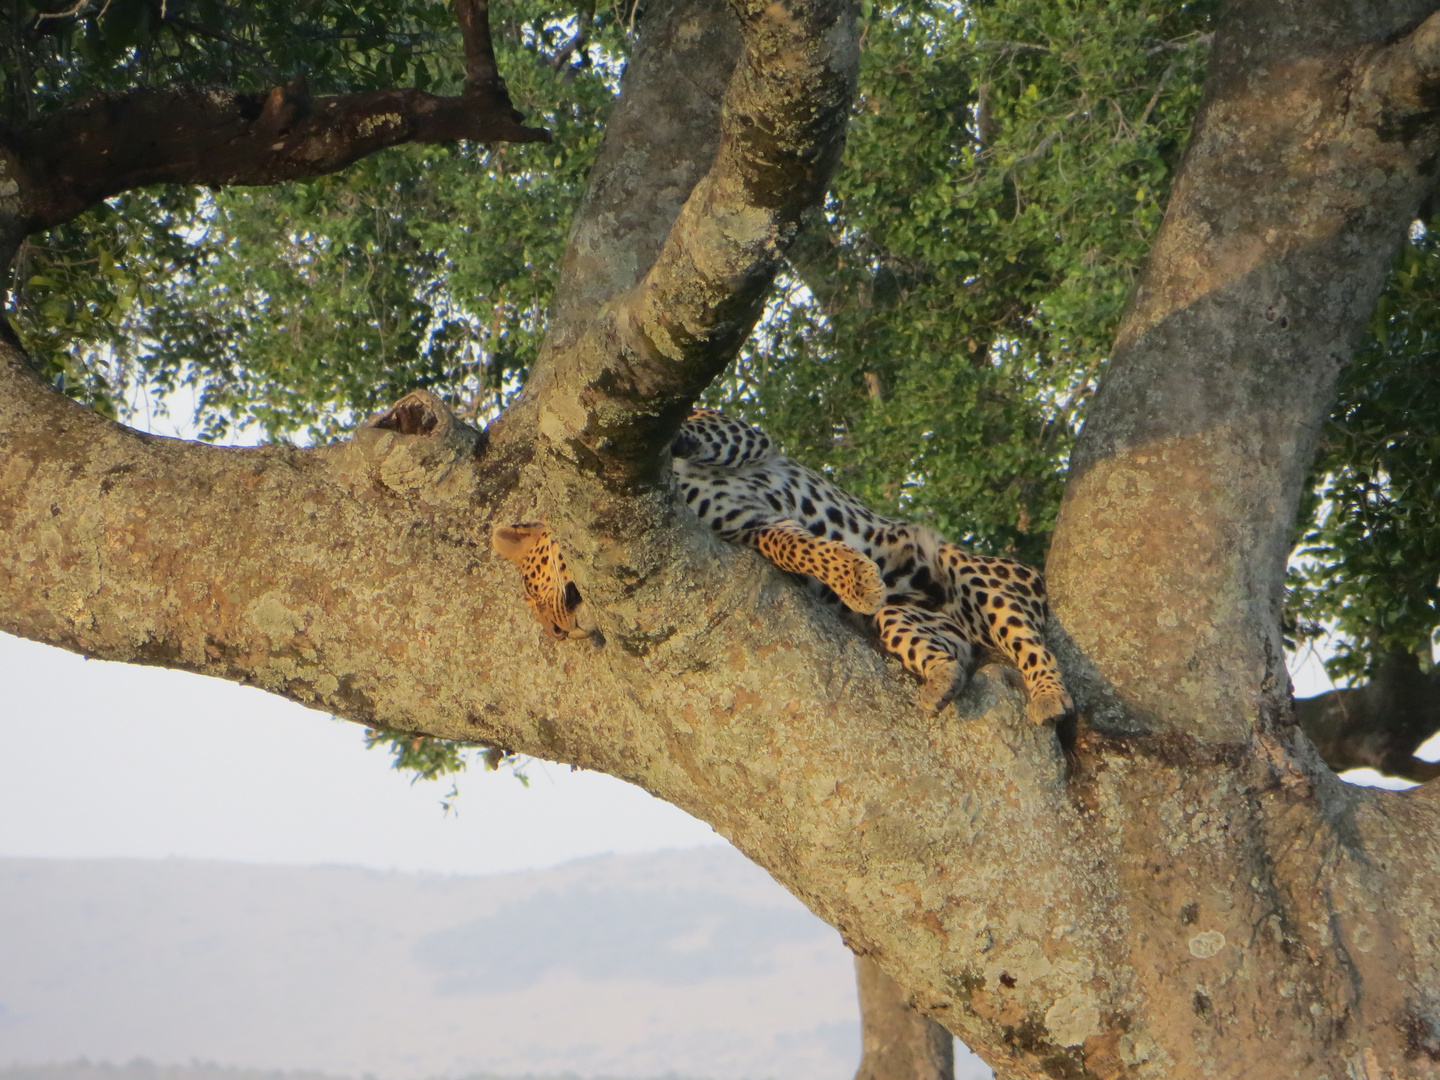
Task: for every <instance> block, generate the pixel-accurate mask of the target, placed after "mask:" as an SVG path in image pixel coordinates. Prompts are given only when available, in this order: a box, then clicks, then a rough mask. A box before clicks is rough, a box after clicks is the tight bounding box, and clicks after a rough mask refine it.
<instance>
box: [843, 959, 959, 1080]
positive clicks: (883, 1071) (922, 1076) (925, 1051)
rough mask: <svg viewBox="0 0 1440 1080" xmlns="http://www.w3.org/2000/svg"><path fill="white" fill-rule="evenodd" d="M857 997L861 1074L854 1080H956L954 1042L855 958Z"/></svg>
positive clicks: (865, 962)
mask: <svg viewBox="0 0 1440 1080" xmlns="http://www.w3.org/2000/svg"><path fill="white" fill-rule="evenodd" d="M855 985H856V986H857V988H858V989H859V991H860V1027H861V1047H862V1050H863V1054H862V1056H861V1058H860V1068H859V1069H858V1070H857V1071H856V1073H855V1080H955V1037H954V1036H953V1035H951V1034H950V1032H948V1031H946V1030H945V1029H944V1028H943V1027H941V1026H940V1025H939V1024H937V1023H936V1022H935V1021H934V1020H931V1019H930V1018H929V1017H925V1016H921V1015H920V1014H919V1013H917V1012H916V1011H915V1010H914V1009H912V1008H911V1007H910V1006H909V1005H908V1004H907V1003H906V1001H905V994H904V992H903V991H902V990H901V989H900V987H899V986H898V985H897V984H896V982H895V980H894V979H892V978H890V976H889V975H886V974H885V972H883V971H881V970H880V968H879V967H878V966H876V964H875V963H874V961H872V960H867V959H865V957H863V956H857V957H856V958H855Z"/></svg>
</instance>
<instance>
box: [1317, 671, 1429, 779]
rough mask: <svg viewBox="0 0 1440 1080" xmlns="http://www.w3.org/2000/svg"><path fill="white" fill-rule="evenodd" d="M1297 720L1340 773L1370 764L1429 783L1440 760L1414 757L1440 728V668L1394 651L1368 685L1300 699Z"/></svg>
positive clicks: (1389, 772)
mask: <svg viewBox="0 0 1440 1080" xmlns="http://www.w3.org/2000/svg"><path fill="white" fill-rule="evenodd" d="M1295 719H1296V720H1297V721H1298V722H1299V724H1300V727H1301V729H1302V730H1303V731H1304V732H1305V734H1306V735H1308V736H1309V737H1310V741H1311V742H1313V743H1314V744H1315V748H1316V749H1317V750H1319V751H1320V756H1321V757H1322V758H1324V759H1325V763H1326V764H1327V765H1329V766H1330V767H1331V768H1332V769H1334V770H1335V771H1336V772H1340V771H1342V770H1344V769H1359V768H1370V769H1375V770H1377V771H1379V772H1382V773H1385V774H1387V775H1389V776H1400V777H1403V778H1405V779H1406V780H1414V781H1415V782H1416V783H1424V782H1425V781H1427V780H1433V779H1435V778H1436V777H1437V776H1440V762H1435V761H1423V760H1421V759H1420V758H1417V757H1416V756H1415V751H1416V750H1418V749H1419V748H1420V746H1421V744H1422V743H1424V742H1425V741H1426V740H1428V739H1429V738H1430V737H1431V736H1432V735H1434V734H1435V733H1436V732H1437V731H1440V669H1435V670H1433V671H1430V672H1428V673H1427V672H1423V671H1421V670H1420V661H1419V659H1418V658H1417V657H1416V656H1415V655H1414V654H1412V653H1406V652H1400V653H1394V654H1392V655H1390V656H1389V657H1387V658H1386V660H1385V663H1384V664H1383V665H1382V666H1381V668H1380V670H1379V671H1378V672H1377V673H1376V674H1375V677H1374V678H1373V679H1371V680H1370V681H1369V682H1367V683H1366V684H1365V685H1364V686H1358V687H1354V688H1353V689H1352V688H1341V689H1337V690H1332V691H1330V692H1329V693H1328V694H1319V695H1317V696H1315V697H1309V698H1299V699H1297V700H1296V702H1295Z"/></svg>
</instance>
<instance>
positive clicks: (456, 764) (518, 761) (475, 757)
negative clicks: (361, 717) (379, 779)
mask: <svg viewBox="0 0 1440 1080" xmlns="http://www.w3.org/2000/svg"><path fill="white" fill-rule="evenodd" d="M377 748H378V749H380V750H384V751H386V752H388V753H389V754H390V756H391V759H392V760H391V763H390V767H391V768H392V769H395V770H397V771H399V772H408V773H409V774H410V783H411V784H414V783H416V782H417V781H420V780H439V779H440V778H441V777H443V776H453V775H456V774H458V773H462V772H464V771H465V770H466V769H468V768H469V767H470V766H471V765H472V764H474V763H475V762H477V761H478V762H479V763H481V764H483V765H484V767H485V769H486V771H488V772H497V771H499V770H500V769H506V770H508V771H509V772H510V774H511V775H512V776H514V777H515V779H517V780H519V781H520V783H522V784H524V785H525V786H526V787H529V786H530V778H529V777H528V776H527V775H526V774H525V765H526V764H527V762H528V761H529V759H528V758H522V757H520V756H519V755H517V754H512V753H511V752H510V751H509V750H505V749H502V748H501V747H498V746H485V745H483V744H481V743H469V742H452V741H450V740H447V739H436V738H432V737H431V736H429V735H406V734H402V733H400V732H396V731H375V730H371V729H367V730H366V732H365V749H367V750H374V749H377ZM459 796H460V789H459V788H458V787H457V786H456V785H454V784H452V785H451V787H450V791H449V793H448V794H447V795H446V796H445V797H444V798H443V799H441V800H440V805H441V806H443V807H444V808H445V812H446V813H449V812H450V811H451V810H452V809H453V808H454V805H455V800H456V799H457V798H459Z"/></svg>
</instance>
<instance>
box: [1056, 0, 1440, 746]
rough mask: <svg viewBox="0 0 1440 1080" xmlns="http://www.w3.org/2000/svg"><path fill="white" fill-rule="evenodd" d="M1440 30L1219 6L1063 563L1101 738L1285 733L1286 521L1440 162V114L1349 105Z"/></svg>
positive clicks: (1102, 398) (1073, 489)
mask: <svg viewBox="0 0 1440 1080" xmlns="http://www.w3.org/2000/svg"><path fill="white" fill-rule="evenodd" d="M1431 10H1432V5H1430V4H1428V3H1423V2H1407V3H1397V4H1391V5H1388V6H1386V8H1385V11H1386V15H1385V16H1384V17H1383V18H1382V17H1381V16H1379V15H1378V14H1376V12H1375V10H1373V9H1372V8H1370V7H1368V6H1366V5H1363V4H1353V5H1351V4H1347V3H1340V2H1338V0H1333V2H1327V3H1325V4H1322V5H1320V6H1319V7H1316V6H1315V5H1296V4H1279V5H1275V4H1265V3H1259V2H1254V3H1250V2H1239V3H1235V4H1233V5H1231V6H1230V7H1229V8H1227V15H1226V19H1225V21H1224V23H1223V24H1222V28H1221V30H1219V31H1218V32H1217V35H1216V39H1215V49H1214V53H1213V56H1212V60H1211V70H1210V74H1209V78H1208V83H1207V91H1206V94H1207V96H1206V104H1205V106H1204V108H1203V110H1202V113H1201V115H1200V117H1199V119H1198V120H1197V126H1196V130H1195V133H1194V136H1193V138H1192V141H1191V143H1190V147H1189V150H1188V153H1187V158H1186V163H1185V167H1184V169H1183V170H1182V173H1181V175H1180V176H1179V178H1178V179H1177V181H1176V183H1175V186H1174V188H1173V190H1172V193H1171V198H1170V204H1169V208H1168V211H1167V215H1166V219H1165V223H1164V225H1163V227H1162V229H1161V231H1160V234H1159V236H1158V237H1157V239H1156V242H1155V245H1154V248H1153V251H1152V255H1151V259H1150V263H1149V266H1148V268H1147V270H1146V273H1145V275H1144V277H1143V279H1142V281H1141V283H1140V285H1139V287H1138V289H1137V292H1136V295H1135V297H1134V299H1133V301H1132V304H1131V307H1130V310H1129V312H1128V313H1127V315H1126V318H1125V320H1124V322H1123V324H1122V326H1121V328H1120V332H1119V336H1118V340H1117V342H1116V347H1115V351H1114V353H1113V356H1112V359H1111V361H1110V367H1109V369H1108V372H1107V374H1106V376H1105V378H1104V380H1103V381H1102V383H1101V386H1100V389H1099V391H1098V393H1097V395H1096V397H1095V399H1094V400H1093V402H1092V403H1091V406H1090V409H1089V415H1088V418H1087V420H1086V425H1085V430H1084V432H1083V434H1082V436H1081V438H1080V440H1079V441H1078V442H1077V446H1076V450H1075V453H1074V456H1073V458H1072V462H1073V464H1072V472H1071V479H1070V483H1069V486H1068V488H1067V492H1066V497H1065V498H1066V501H1065V505H1064V507H1063V508H1062V510H1061V517H1060V522H1059V524H1058V526H1057V530H1056V534H1055V541H1054V546H1053V548H1052V551H1051V556H1050V566H1049V570H1050V582H1051V588H1052V595H1053V597H1054V599H1055V607H1056V610H1057V612H1058V613H1059V614H1060V616H1061V618H1062V620H1063V621H1064V622H1065V624H1066V628H1067V630H1068V631H1069V633H1070V634H1071V635H1073V638H1074V641H1075V644H1076V646H1077V647H1078V651H1080V652H1083V653H1085V654H1086V655H1087V657H1088V659H1089V662H1090V663H1091V664H1093V665H1094V667H1093V668H1091V675H1092V677H1093V678H1094V679H1095V684H1094V685H1095V686H1096V690H1095V692H1094V693H1093V694H1091V695H1089V696H1090V705H1091V710H1092V713H1093V714H1094V715H1095V716H1096V717H1097V719H1098V720H1099V721H1100V722H1101V723H1103V724H1105V725H1107V726H1113V727H1114V728H1115V729H1117V730H1119V729H1124V728H1126V727H1135V726H1139V727H1144V728H1147V729H1150V730H1156V729H1158V728H1166V729H1168V730H1173V731H1175V732H1177V733H1179V732H1184V733H1186V734H1187V735H1200V736H1201V737H1204V738H1214V739H1216V740H1217V741H1220V742H1235V741H1243V740H1247V739H1250V738H1252V737H1253V736H1255V735H1256V734H1257V733H1263V732H1271V733H1274V732H1275V731H1277V730H1279V729H1281V728H1284V727H1285V724H1286V723H1287V721H1288V716H1289V705H1288V696H1287V695H1286V694H1285V692H1284V688H1285V686H1286V674H1285V672H1284V666H1283V648H1282V644H1281V641H1280V638H1279V629H1278V628H1279V609H1280V601H1281V596H1282V590H1283V579H1284V567H1285V560H1286V557H1287V555H1288V553H1289V548H1290V539H1291V537H1290V530H1291V522H1292V520H1293V516H1294V512H1295V508H1296V506H1297V504H1298V499H1299V495H1300V491H1301V487H1302V485H1303V483H1304V480H1305V472H1306V467H1307V465H1308V463H1309V461H1310V459H1311V456H1312V452H1313V447H1314V442H1315V436H1316V433H1317V432H1318V431H1319V429H1320V425H1321V422H1322V421H1323V419H1324V417H1325V416H1326V415H1327V413H1328V411H1329V409H1330V406H1331V403H1332V401H1333V394H1334V385H1335V378H1336V375H1337V373H1338V371H1339V370H1340V367H1341V366H1342V365H1343V364H1345V363H1346V362H1348V360H1349V358H1350V356H1351V354H1352V352H1353V350H1354V347H1355V345H1356V343H1357V342H1358V340H1359V337H1360V335H1361V334H1362V333H1363V331H1364V329H1365V325H1366V320H1367V318H1368V317H1369V314H1370V311H1371V309H1372V308H1373V306H1374V303H1375V298H1376V296H1377V295H1378V293H1379V290H1380V288H1381V287H1382V284H1383V282H1384V280H1385V275H1386V271H1387V268H1388V267H1389V266H1390V262H1391V259H1392V258H1393V255H1394V252H1395V249H1396V247H1397V246H1398V245H1399V244H1400V243H1401V241H1402V240H1403V238H1404V236H1405V232H1406V229H1407V228H1408V226H1409V223H1410V222H1411V220H1412V219H1413V218H1414V216H1415V214H1416V212H1417V211H1418V209H1419V207H1420V205H1421V203H1422V201H1423V200H1424V199H1425V198H1426V197H1427V196H1428V195H1429V194H1430V192H1431V191H1432V189H1433V187H1434V184H1435V174H1434V161H1435V155H1436V153H1437V151H1440V126H1437V124H1436V123H1435V122H1434V119H1433V117H1431V118H1430V119H1428V120H1426V121H1425V122H1424V123H1420V124H1418V125H1411V126H1409V127H1406V128H1404V130H1399V129H1396V128H1394V127H1393V126H1387V125H1386V124H1384V123H1382V122H1381V120H1382V119H1383V117H1382V116H1381V115H1380V114H1379V113H1378V112H1377V110H1376V109H1374V108H1371V107H1369V105H1366V104H1365V103H1364V101H1362V100H1359V99H1357V96H1356V91H1357V87H1360V86H1362V85H1363V84H1364V82H1365V78H1366V73H1367V72H1370V71H1373V70H1375V69H1376V66H1377V64H1383V63H1384V62H1385V58H1386V57H1387V55H1389V56H1392V57H1394V56H1399V55H1400V54H1401V53H1403V52H1404V51H1405V50H1406V49H1407V48H1409V47H1410V44H1411V43H1412V42H1414V41H1417V40H1419V39H1418V38H1415V37H1414V36H1412V38H1410V39H1403V38H1402V39H1401V40H1400V43H1399V44H1398V45H1396V46H1388V45H1387V44H1386V40H1387V38H1392V37H1396V36H1398V35H1400V34H1401V33H1402V32H1403V31H1404V30H1405V29H1406V28H1407V27H1408V26H1411V25H1417V24H1419V23H1421V21H1422V19H1424V17H1425V16H1429V15H1430V13H1431ZM1422 31H1423V32H1424V34H1423V36H1424V37H1425V38H1426V39H1427V40H1428V37H1429V35H1430V34H1431V33H1433V20H1432V21H1427V22H1426V23H1425V25H1424V26H1423V27H1422ZM1391 50H1395V51H1394V52H1392V51H1391ZM1401 66H1402V67H1403V66H1404V65H1403V64H1402V65H1401ZM1361 98H1365V100H1367V101H1368V100H1370V99H1369V98H1366V97H1365V95H1363V94H1362V95H1361ZM1242 193H1243V194H1242ZM1265 737H1269V736H1265ZM1287 737H1288V736H1287Z"/></svg>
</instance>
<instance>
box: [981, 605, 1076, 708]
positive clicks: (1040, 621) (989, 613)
mask: <svg viewBox="0 0 1440 1080" xmlns="http://www.w3.org/2000/svg"><path fill="white" fill-rule="evenodd" d="M1040 588H1043V585H1039V583H1038V578H1037V581H1036V584H1035V585H1034V586H1032V587H1031V588H1030V589H1028V590H1027V592H1026V594H1025V595H1023V596H1020V595H1013V594H1012V592H1011V590H1010V589H1007V588H1005V587H1004V585H1003V583H1002V587H1001V588H1000V589H997V590H994V591H993V592H990V593H989V594H988V595H986V597H985V602H984V603H982V604H978V605H977V611H978V614H979V615H980V618H981V619H982V620H983V621H984V624H985V630H986V637H987V638H988V641H989V644H990V645H992V646H993V647H994V648H996V649H998V650H999V651H1000V652H1002V653H1004V654H1005V655H1006V656H1008V657H1009V658H1010V659H1011V661H1012V662H1013V663H1014V664H1015V666H1016V667H1017V668H1019V669H1020V677H1021V678H1022V679H1024V681H1025V689H1026V691H1027V692H1028V693H1029V695H1030V700H1029V702H1028V703H1027V704H1026V706H1025V715H1026V716H1027V717H1029V718H1030V720H1031V721H1033V722H1034V723H1037V724H1043V723H1045V721H1047V720H1056V719H1059V718H1060V717H1062V716H1065V715H1068V714H1069V713H1071V712H1073V711H1074V708H1075V704H1074V702H1072V701H1071V700H1070V695H1069V694H1067V693H1066V692H1065V684H1064V683H1063V682H1061V680H1060V665H1059V664H1058V663H1057V662H1056V660H1055V654H1054V653H1052V652H1051V651H1050V650H1049V648H1047V647H1046V645H1045V638H1044V633H1043V628H1044V626H1045V620H1046V618H1047V616H1048V614H1049V613H1048V610H1047V608H1046V605H1045V600H1044V594H1043V593H1039V594H1038V595H1036V590H1037V589H1040Z"/></svg>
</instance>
